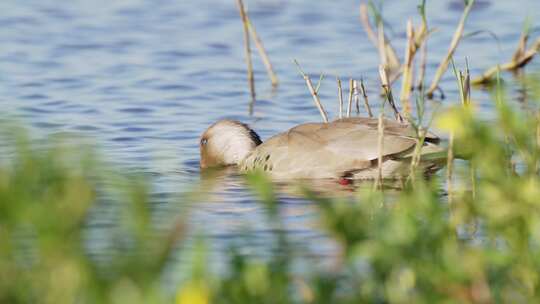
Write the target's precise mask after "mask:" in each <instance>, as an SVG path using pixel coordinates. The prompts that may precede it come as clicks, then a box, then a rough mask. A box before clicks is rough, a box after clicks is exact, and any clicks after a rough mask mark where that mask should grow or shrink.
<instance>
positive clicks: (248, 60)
mask: <svg viewBox="0 0 540 304" xmlns="http://www.w3.org/2000/svg"><path fill="white" fill-rule="evenodd" d="M236 4H237V5H238V10H239V11H240V17H241V18H242V24H243V25H244V51H245V53H246V64H247V79H248V84H249V90H250V92H251V98H252V100H255V77H254V76H253V63H252V62H251V47H250V43H249V25H248V18H247V14H246V11H245V9H244V2H243V0H236Z"/></svg>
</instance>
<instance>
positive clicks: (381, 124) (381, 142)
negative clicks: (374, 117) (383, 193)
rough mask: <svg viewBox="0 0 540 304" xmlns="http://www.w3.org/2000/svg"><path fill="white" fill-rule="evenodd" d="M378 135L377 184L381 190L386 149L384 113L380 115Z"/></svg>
mask: <svg viewBox="0 0 540 304" xmlns="http://www.w3.org/2000/svg"><path fill="white" fill-rule="evenodd" d="M377 133H378V135H379V137H378V140H377V148H378V157H377V183H376V186H377V187H378V188H379V187H381V186H382V163H383V149H384V120H383V113H382V112H381V113H379V123H378V125H377Z"/></svg>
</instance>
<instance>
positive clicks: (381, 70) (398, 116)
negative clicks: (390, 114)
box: [379, 65, 405, 123]
mask: <svg viewBox="0 0 540 304" xmlns="http://www.w3.org/2000/svg"><path fill="white" fill-rule="evenodd" d="M379 76H380V77H381V83H382V87H383V90H384V93H385V96H386V100H387V101H388V103H389V104H390V107H392V110H393V111H394V118H395V119H396V120H397V121H399V122H401V123H402V122H404V121H405V120H404V119H403V116H401V113H399V110H398V109H397V107H396V103H395V102H394V96H393V94H392V87H391V86H390V83H389V81H388V74H387V72H386V68H385V67H384V66H382V65H381V66H379Z"/></svg>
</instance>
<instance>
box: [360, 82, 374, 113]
mask: <svg viewBox="0 0 540 304" xmlns="http://www.w3.org/2000/svg"><path fill="white" fill-rule="evenodd" d="M360 89H361V90H362V92H361V93H362V97H364V106H365V107H366V111H367V113H368V115H369V117H373V113H372V112H371V107H370V106H369V100H368V95H367V92H366V87H365V86H364V79H360Z"/></svg>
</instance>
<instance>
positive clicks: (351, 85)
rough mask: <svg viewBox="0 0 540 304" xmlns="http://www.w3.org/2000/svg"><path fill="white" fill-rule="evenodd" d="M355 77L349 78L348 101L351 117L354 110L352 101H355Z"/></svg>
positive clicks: (348, 112) (348, 113)
mask: <svg viewBox="0 0 540 304" xmlns="http://www.w3.org/2000/svg"><path fill="white" fill-rule="evenodd" d="M353 81H354V80H353V79H352V78H351V79H349V100H348V103H347V117H351V111H352V102H353V94H354V84H353Z"/></svg>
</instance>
